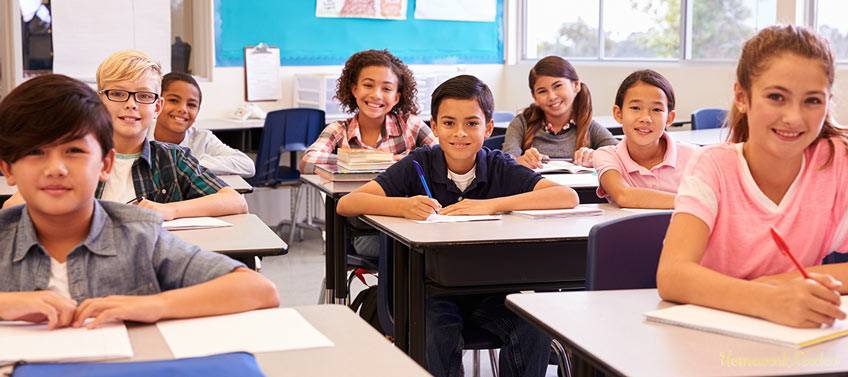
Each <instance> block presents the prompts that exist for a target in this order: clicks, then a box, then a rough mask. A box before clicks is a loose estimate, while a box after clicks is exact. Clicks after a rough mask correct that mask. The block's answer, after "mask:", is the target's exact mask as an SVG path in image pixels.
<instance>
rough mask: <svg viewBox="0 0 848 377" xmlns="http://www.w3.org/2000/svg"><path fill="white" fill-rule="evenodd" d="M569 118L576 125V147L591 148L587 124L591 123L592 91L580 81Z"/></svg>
mask: <svg viewBox="0 0 848 377" xmlns="http://www.w3.org/2000/svg"><path fill="white" fill-rule="evenodd" d="M571 119H573V120H574V124H575V125H576V126H577V143H576V146H577V149H580V148H583V147H587V148H591V147H592V146H591V140H590V138H589V126H590V125H591V124H592V93H591V92H589V86H588V85H586V83H584V82H582V81H581V82H580V92H579V93H577V95H576V96H574V102H573V103H572V105H571Z"/></svg>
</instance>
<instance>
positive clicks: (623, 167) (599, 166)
mask: <svg viewBox="0 0 848 377" xmlns="http://www.w3.org/2000/svg"><path fill="white" fill-rule="evenodd" d="M662 138H663V139H665V141H666V145H668V148H666V150H665V156H664V157H663V160H662V162H661V163H659V164H657V165H656V166H654V167H653V168H651V170H648V169H646V168H644V167H643V166H642V165H639V164H637V163H636V161H633V159H632V158H630V153H629V152H628V151H627V137H624V139H622V140H621V142H620V143H618V145H611V146H608V147H603V148H600V149H598V150H597V151H595V169H596V170H597V171H598V177H600V176H603V175H604V173H605V172H606V171H608V170H615V171H618V173H619V174H621V177H622V178H624V182H625V183H627V185H629V186H630V187H640V188H647V189H652V190H658V191H665V192H671V193H676V192H677V186H679V185H680V179H681V178H682V177H683V169H684V168H685V167H686V164H687V163H688V162H689V158H691V157H692V155H693V154H695V151H696V150H698V147H697V146H695V145H692V144H686V143H681V142H679V141H675V140H674V139H672V138H671V137H670V136H669V135H668V133H667V132H663V135H662ZM597 194H598V197H599V198H607V200H609V201H610V203H612V202H613V200H612V198H610V196H609V193H607V192H606V190H604V186H602V185H600V184H599V185H598V190H597Z"/></svg>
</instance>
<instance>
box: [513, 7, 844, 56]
mask: <svg viewBox="0 0 848 377" xmlns="http://www.w3.org/2000/svg"><path fill="white" fill-rule="evenodd" d="M834 2H835V1H834ZM522 9H523V15H524V17H523V30H524V38H523V39H524V40H523V57H524V58H525V59H537V58H540V57H543V56H547V55H560V56H564V57H566V58H569V59H578V60H579V59H593V60H679V59H681V58H685V59H698V60H732V59H736V57H737V56H738V54H739V52H740V51H741V46H742V43H743V42H744V41H745V40H747V39H748V38H750V37H751V36H753V35H754V33H755V32H756V30H757V29H759V28H761V27H762V26H765V25H770V24H772V23H774V22H775V19H776V14H777V1H776V0H595V1H580V0H571V1H569V0H566V1H562V0H560V1H556V0H524V1H523V3H522ZM599 26H600V27H599Z"/></svg>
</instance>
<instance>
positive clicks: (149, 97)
mask: <svg viewBox="0 0 848 377" xmlns="http://www.w3.org/2000/svg"><path fill="white" fill-rule="evenodd" d="M100 93H103V94H106V98H108V99H109V100H110V101H112V102H127V101H129V100H130V95H132V96H133V98H135V102H137V103H143V104H151V103H155V102H156V100H157V99H159V94H157V93H153V92H130V91H128V90H121V89H106V90H101V91H100Z"/></svg>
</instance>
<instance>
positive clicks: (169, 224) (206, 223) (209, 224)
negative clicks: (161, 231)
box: [162, 217, 233, 231]
mask: <svg viewBox="0 0 848 377" xmlns="http://www.w3.org/2000/svg"><path fill="white" fill-rule="evenodd" d="M227 226H233V224H230V223H228V222H226V221H224V220H220V219H216V218H214V217H183V218H181V219H175V220H168V221H163V222H162V227H163V228H165V229H167V230H170V231H174V230H189V229H205V228H222V227H227Z"/></svg>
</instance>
